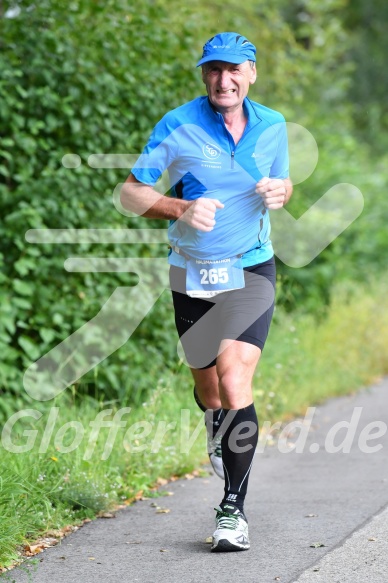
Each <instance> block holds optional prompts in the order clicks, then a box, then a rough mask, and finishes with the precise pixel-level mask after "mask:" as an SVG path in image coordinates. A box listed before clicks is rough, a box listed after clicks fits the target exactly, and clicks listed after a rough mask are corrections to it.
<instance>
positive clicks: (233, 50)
mask: <svg viewBox="0 0 388 583" xmlns="http://www.w3.org/2000/svg"><path fill="white" fill-rule="evenodd" d="M255 55H256V47H255V45H254V44H252V43H251V42H250V41H249V40H248V39H247V38H245V36H242V35H241V34H237V32H220V33H219V34H216V35H215V36H213V37H212V38H211V39H209V40H208V41H207V43H205V44H204V46H203V53H202V58H201V60H200V61H198V63H197V67H199V66H200V65H203V64H204V63H207V62H208V61H225V62H227V63H234V64H236V65H240V64H241V63H244V62H245V61H248V60H249V61H254V62H256V56H255Z"/></svg>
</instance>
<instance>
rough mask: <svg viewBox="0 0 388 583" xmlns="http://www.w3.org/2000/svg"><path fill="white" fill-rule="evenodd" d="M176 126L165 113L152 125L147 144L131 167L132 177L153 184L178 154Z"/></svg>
mask: <svg viewBox="0 0 388 583" xmlns="http://www.w3.org/2000/svg"><path fill="white" fill-rule="evenodd" d="M175 129H176V126H174V124H173V123H172V121H171V120H170V119H169V116H168V114H167V115H165V116H164V117H163V118H162V119H161V120H160V121H159V122H158V123H157V124H156V126H155V127H154V129H153V131H152V133H151V135H150V137H149V140H148V143H147V145H146V146H145V148H144V150H143V152H142V154H141V155H140V157H139V159H138V160H137V162H136V164H135V165H134V167H133V168H132V174H133V175H134V177H135V178H136V179H137V180H139V181H140V182H143V183H144V184H148V185H150V186H154V184H155V183H156V182H157V180H158V179H159V177H160V176H161V175H162V174H163V172H164V171H165V170H166V169H167V168H168V167H169V166H170V165H171V164H172V163H173V161H174V160H175V158H176V157H177V155H178V143H177V140H176V135H175V134H176V132H174V130H175Z"/></svg>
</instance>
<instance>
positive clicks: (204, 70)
mask: <svg viewBox="0 0 388 583" xmlns="http://www.w3.org/2000/svg"><path fill="white" fill-rule="evenodd" d="M201 69H202V70H201V74H202V81H203V82H204V83H205V85H206V67H201Z"/></svg>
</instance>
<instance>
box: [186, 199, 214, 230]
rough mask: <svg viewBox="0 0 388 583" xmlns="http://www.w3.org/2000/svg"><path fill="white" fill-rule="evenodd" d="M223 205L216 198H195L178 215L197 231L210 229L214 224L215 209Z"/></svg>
mask: <svg viewBox="0 0 388 583" xmlns="http://www.w3.org/2000/svg"><path fill="white" fill-rule="evenodd" d="M224 206H225V205H223V204H222V202H220V201H219V200H218V199H216V198H202V197H200V198H197V199H195V200H193V201H190V202H189V203H188V208H187V210H185V212H184V213H183V214H182V215H181V216H180V217H179V220H181V221H184V222H185V223H187V224H188V225H190V227H193V229H198V230H199V231H205V232H208V231H212V230H213V229H214V225H215V224H216V221H215V216H216V210H217V209H223V208H224Z"/></svg>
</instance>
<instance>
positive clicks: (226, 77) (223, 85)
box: [218, 70, 230, 89]
mask: <svg viewBox="0 0 388 583" xmlns="http://www.w3.org/2000/svg"><path fill="white" fill-rule="evenodd" d="M229 81H230V74H229V71H227V70H224V71H221V72H220V76H219V78H218V84H219V86H220V89H228V88H229Z"/></svg>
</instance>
